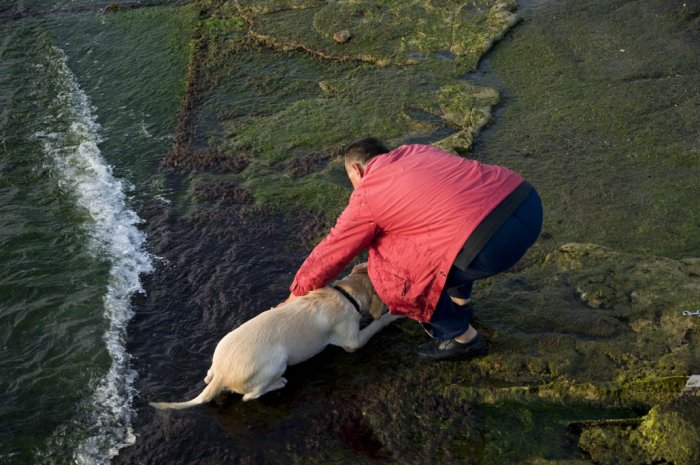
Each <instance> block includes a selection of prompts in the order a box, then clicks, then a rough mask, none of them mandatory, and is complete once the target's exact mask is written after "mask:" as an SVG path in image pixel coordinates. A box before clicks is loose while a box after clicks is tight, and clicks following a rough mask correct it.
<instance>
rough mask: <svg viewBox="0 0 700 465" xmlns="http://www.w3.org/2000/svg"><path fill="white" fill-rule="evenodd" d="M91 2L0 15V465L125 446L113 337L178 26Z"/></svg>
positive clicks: (128, 390)
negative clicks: (111, 12) (111, 10)
mask: <svg viewBox="0 0 700 465" xmlns="http://www.w3.org/2000/svg"><path fill="white" fill-rule="evenodd" d="M101 5H103V4H97V3H92V2H83V3H78V2H48V1H47V2H17V3H15V4H13V3H7V2H3V3H1V4H0V136H1V139H0V211H1V212H2V213H1V215H0V260H2V263H3V267H2V269H0V296H1V297H2V299H1V300H0V346H1V347H2V356H1V357H0V391H1V392H3V394H4V395H3V400H2V402H0V463H1V464H15V463H17V464H19V463H22V464H25V463H69V462H71V463H107V462H108V461H109V459H110V457H112V456H114V455H115V454H116V453H117V452H118V450H119V449H120V448H122V447H124V446H126V445H129V444H131V443H133V441H134V439H135V438H134V434H133V431H132V421H133V412H132V401H133V396H134V394H135V391H134V387H133V383H134V380H135V377H136V373H135V372H134V371H133V370H132V368H131V363H130V355H129V353H128V352H127V350H126V342H125V341H126V338H127V334H126V328H127V323H128V321H129V320H130V318H131V317H132V314H133V309H132V308H131V304H130V302H131V297H132V296H133V295H134V294H135V293H138V292H141V277H142V276H143V275H144V274H146V273H148V272H149V271H151V269H152V264H153V257H151V256H150V255H149V254H148V251H147V243H146V240H147V239H146V237H145V235H144V234H143V232H142V231H141V230H140V229H139V223H140V219H139V217H138V216H137V215H136V213H134V211H135V210H136V209H137V208H138V206H139V204H140V202H141V201H142V200H143V199H144V198H147V197H149V196H156V195H160V194H161V193H162V192H161V191H162V189H163V188H162V186H161V180H160V179H159V178H158V177H157V176H154V175H153V174H152V173H153V172H155V170H154V169H153V167H154V166H155V163H156V162H157V160H158V158H159V157H160V156H162V155H163V153H164V152H165V151H166V150H167V148H168V146H169V145H170V140H171V134H172V130H173V125H174V121H173V118H174V115H175V113H176V108H177V102H178V94H179V92H181V83H180V82H179V79H180V76H181V75H182V69H183V67H184V60H185V52H184V49H185V43H184V41H185V40H186V39H185V38H184V37H186V35H187V33H186V32H185V31H186V29H187V27H188V25H189V24H190V22H189V21H190V19H189V18H191V17H192V15H191V14H190V12H189V10H186V9H183V8H174V7H168V6H162V7H153V8H148V9H143V10H133V11H128V12H124V13H120V14H117V15H103V14H102V13H101V10H100V8H99V6H101ZM146 26H148V27H146ZM144 44H145V45H144Z"/></svg>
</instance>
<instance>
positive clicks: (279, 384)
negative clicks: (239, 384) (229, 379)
mask: <svg viewBox="0 0 700 465" xmlns="http://www.w3.org/2000/svg"><path fill="white" fill-rule="evenodd" d="M286 385H287V378H284V377H282V378H278V379H277V381H275V382H274V383H272V384H268V385H267V386H263V387H261V388H258V389H256V390H254V391H251V392H247V393H246V394H245V395H244V396H243V400H244V401H249V400H253V399H257V398H258V397H260V396H262V395H263V394H267V393H268V392H270V391H275V390H277V389H282V388H283V387H285V386H286Z"/></svg>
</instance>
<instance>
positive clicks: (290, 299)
mask: <svg viewBox="0 0 700 465" xmlns="http://www.w3.org/2000/svg"><path fill="white" fill-rule="evenodd" d="M298 298H299V296H296V295H294V294H292V293H291V292H290V293H289V297H287V300H285V301H284V302H282V303H281V304H279V305H278V307H279V306H280V305H284V304H288V303H289V302H291V301H292V300H296V299H298Z"/></svg>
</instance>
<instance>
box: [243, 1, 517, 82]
mask: <svg viewBox="0 0 700 465" xmlns="http://www.w3.org/2000/svg"><path fill="white" fill-rule="evenodd" d="M236 4H237V6H238V7H239V8H240V12H241V14H243V15H245V16H246V17H247V18H248V20H249V21H250V23H251V28H252V31H253V33H254V34H255V36H256V37H257V38H258V39H260V40H263V41H265V42H267V43H271V44H275V45H278V46H281V47H283V48H285V49H287V50H291V49H303V50H306V51H308V52H310V53H314V54H316V55H318V56H321V57H324V58H328V59H336V60H362V61H368V62H371V63H375V64H378V65H380V66H387V65H390V64H394V65H412V64H418V63H422V62H426V61H427V62H433V63H439V62H440V59H439V58H436V57H435V56H433V55H434V54H436V53H438V54H439V53H442V54H445V53H447V54H450V55H454V58H455V59H454V60H451V61H449V62H446V61H444V60H443V61H442V63H441V64H442V65H445V68H446V69H451V70H452V72H456V73H457V74H458V75H459V74H463V73H465V72H468V71H470V70H472V69H473V68H474V67H475V65H476V63H477V62H478V59H479V57H480V56H481V55H482V54H483V53H484V52H486V51H487V50H488V49H489V48H490V47H491V46H492V44H493V43H494V41H495V40H497V39H498V38H500V37H501V36H502V35H503V33H504V32H505V31H507V30H508V29H509V28H510V27H512V26H513V24H515V22H516V21H517V16H516V15H515V14H513V13H512V11H513V10H514V9H515V3H514V2H513V1H510V0H506V1H496V2H494V1H489V0H482V1H476V2H470V3H464V2H459V1H424V0H413V1H399V0H393V1H383V2H371V1H346V2H342V1H341V2H320V1H316V2H298V1H290V2H275V4H274V6H270V7H268V8H265V9H262V8H260V6H259V5H258V2H248V1H237V2H236ZM300 25H304V26H305V27H304V26H302V27H300ZM339 31H348V32H349V33H350V39H349V40H347V41H344V42H343V43H337V41H335V40H334V35H335V33H337V32H339Z"/></svg>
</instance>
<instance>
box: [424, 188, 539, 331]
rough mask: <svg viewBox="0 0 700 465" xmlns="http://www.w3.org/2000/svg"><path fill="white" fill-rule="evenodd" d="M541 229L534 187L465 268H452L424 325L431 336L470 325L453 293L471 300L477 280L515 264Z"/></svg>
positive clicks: (468, 312)
mask: <svg viewBox="0 0 700 465" xmlns="http://www.w3.org/2000/svg"><path fill="white" fill-rule="evenodd" d="M541 230H542V201H541V200H540V196H539V195H538V194H537V191H535V190H534V189H533V190H532V192H531V193H530V195H529V196H528V197H527V198H526V199H525V201H524V202H523V203H522V204H521V205H520V206H519V207H518V209H517V210H516V211H515V213H513V215H512V216H511V217H510V218H509V219H507V220H506V221H505V222H504V223H503V224H502V225H501V227H500V228H499V229H498V230H497V231H496V233H495V234H494V235H493V236H492V237H491V239H489V241H488V242H487V243H486V245H484V248H483V249H481V252H479V254H478V255H477V256H476V257H475V258H474V260H473V261H472V262H471V263H470V264H469V266H468V267H467V269H466V270H464V271H463V270H460V269H459V268H457V267H454V266H453V267H452V268H450V273H449V274H448V275H447V282H446V284H445V289H444V290H443V291H442V294H441V295H440V299H439V300H438V304H437V306H436V307H435V312H434V313H433V316H432V317H431V319H430V322H429V323H423V327H424V328H425V330H426V331H427V332H428V334H430V335H431V336H432V337H434V338H437V339H450V338H453V337H455V336H459V335H460V334H462V333H464V332H465V331H466V330H467V328H469V322H470V311H469V309H468V308H467V306H466V305H465V306H462V305H457V304H455V303H454V302H452V299H450V296H452V297H459V298H462V299H469V298H471V295H472V287H473V285H474V281H476V280H478V279H484V278H488V277H489V276H493V275H495V274H498V273H501V272H503V271H505V270H507V269H508V268H510V267H512V266H513V265H515V264H516V263H517V262H518V261H519V260H520V259H521V258H522V257H523V255H525V252H526V251H527V249H529V248H530V246H531V245H532V244H534V243H535V241H536V240H537V236H539V234H540V231H541Z"/></svg>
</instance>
